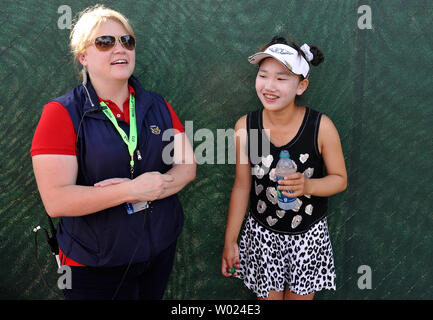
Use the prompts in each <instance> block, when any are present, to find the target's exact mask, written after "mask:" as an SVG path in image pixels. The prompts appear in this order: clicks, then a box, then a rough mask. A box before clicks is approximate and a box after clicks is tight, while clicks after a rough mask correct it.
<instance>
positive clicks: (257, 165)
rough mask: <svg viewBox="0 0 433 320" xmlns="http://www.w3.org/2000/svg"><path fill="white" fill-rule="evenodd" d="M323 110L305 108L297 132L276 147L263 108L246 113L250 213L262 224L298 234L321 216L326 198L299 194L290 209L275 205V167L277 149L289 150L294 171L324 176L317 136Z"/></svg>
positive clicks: (314, 176)
mask: <svg viewBox="0 0 433 320" xmlns="http://www.w3.org/2000/svg"><path fill="white" fill-rule="evenodd" d="M321 116H322V114H321V113H319V112H317V111H315V110H313V109H311V108H308V107H307V108H306V110H305V115H304V119H303V121H302V124H301V127H300V128H299V130H298V132H297V134H296V136H295V137H294V138H293V139H292V140H291V141H290V142H289V143H288V144H286V145H285V146H282V147H276V146H274V145H273V144H272V142H270V140H269V138H268V136H267V135H266V133H265V132H262V130H263V108H261V109H260V110H257V111H253V112H250V113H249V114H248V115H247V130H248V131H247V132H248V143H247V154H248V158H249V160H250V163H251V173H252V183H251V192H250V212H251V215H252V216H253V217H254V218H255V219H256V220H257V221H258V222H259V223H260V224H261V225H263V226H264V227H265V228H267V229H269V230H272V231H275V232H278V233H284V234H300V233H303V232H306V231H308V230H309V229H310V227H311V226H312V225H313V224H315V223H316V222H318V221H319V220H321V219H322V218H324V217H325V216H326V214H327V211H328V198H326V197H316V196H310V195H305V196H301V197H298V199H297V200H296V201H297V205H296V207H295V208H293V209H291V210H287V211H285V210H282V209H280V207H279V206H278V202H277V191H276V186H277V184H276V179H275V167H276V165H277V162H278V160H279V159H280V151H281V150H288V151H289V153H290V159H292V160H293V161H294V162H295V163H296V166H297V171H298V172H301V173H303V174H304V175H305V176H306V178H321V177H323V176H324V163H323V159H322V156H321V154H320V153H319V149H318V144H317V137H318V131H319V125H320V119H321Z"/></svg>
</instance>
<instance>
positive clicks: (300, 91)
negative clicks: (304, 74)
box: [296, 79, 310, 96]
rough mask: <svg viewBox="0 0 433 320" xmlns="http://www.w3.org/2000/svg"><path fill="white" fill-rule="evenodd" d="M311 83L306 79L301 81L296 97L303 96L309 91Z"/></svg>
mask: <svg viewBox="0 0 433 320" xmlns="http://www.w3.org/2000/svg"><path fill="white" fill-rule="evenodd" d="M309 83H310V82H309V81H308V79H304V80H302V81H300V82H299V84H298V89H297V90H296V95H298V96H300V95H302V94H303V93H304V91H305V90H307V88H308V84H309Z"/></svg>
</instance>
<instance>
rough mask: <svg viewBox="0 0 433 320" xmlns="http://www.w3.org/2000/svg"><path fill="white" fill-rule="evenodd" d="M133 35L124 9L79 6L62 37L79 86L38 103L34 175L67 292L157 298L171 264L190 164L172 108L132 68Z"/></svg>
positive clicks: (81, 295)
mask: <svg viewBox="0 0 433 320" xmlns="http://www.w3.org/2000/svg"><path fill="white" fill-rule="evenodd" d="M135 42H136V38H135V34H134V32H133V30H132V28H131V26H130V24H129V22H128V20H127V19H126V18H125V17H124V16H123V15H122V14H120V13H118V12H116V11H114V10H111V9H108V8H105V7H103V6H99V5H98V6H95V7H92V8H88V9H86V10H84V11H83V12H82V13H81V14H80V16H79V19H78V21H77V22H76V24H75V25H74V28H73V29H72V31H71V37H70V46H71V49H72V52H73V54H74V58H75V59H76V61H78V62H79V63H80V64H81V65H82V67H83V83H82V84H81V85H79V86H77V87H76V88H74V89H73V90H72V91H70V92H68V93H66V94H65V95H63V96H61V97H58V98H56V99H54V100H53V101H51V102H49V103H48V104H46V105H45V107H44V109H43V112H42V116H41V119H40V121H39V124H38V126H37V128H36V131H35V134H34V138H33V143H32V149H31V155H32V162H33V169H34V174H35V178H36V182H37V185H38V189H39V192H40V195H41V198H42V201H43V203H44V206H45V209H46V211H47V213H48V215H49V216H50V217H60V220H59V224H58V228H57V229H58V230H57V239H58V243H59V251H60V260H61V262H62V264H64V265H69V266H70V267H71V270H72V288H71V289H66V290H65V291H64V294H65V298H66V299H81V300H82V299H139V298H141V299H161V298H162V296H163V293H164V290H165V288H166V285H167V281H168V277H169V274H170V272H171V269H172V265H173V261H174V255H175V247H176V240H177V237H178V236H179V234H180V233H181V230H182V226H183V211H182V207H181V204H180V202H179V199H178V197H177V195H176V193H177V192H179V191H180V190H181V189H182V188H183V187H185V186H186V185H187V184H188V183H189V182H191V181H192V180H193V179H194V178H195V170H196V164H195V161H194V155H193V151H192V147H191V145H190V143H189V142H188V139H187V138H186V136H185V134H184V128H183V126H182V124H181V122H180V121H179V119H178V117H177V116H176V114H175V112H174V111H173V109H172V107H171V106H170V105H169V104H168V103H167V102H166V101H165V100H164V99H163V98H162V97H161V96H160V95H158V94H156V93H153V92H149V91H146V90H145V89H144V88H143V87H142V86H141V84H140V83H139V81H138V80H137V79H136V78H135V77H134V76H133V75H132V74H133V72H134V66H135ZM170 131H171V132H172V134H170V135H165V138H163V134H164V133H165V132H170ZM167 136H168V137H169V139H167ZM166 140H167V141H166ZM170 147H171V148H172V149H173V148H174V152H173V153H172V154H174V155H173V157H172V158H169V157H168V156H167V154H170V152H168V153H167V152H163V151H164V150H169V149H170ZM167 148H168V149H167ZM167 158H168V159H167Z"/></svg>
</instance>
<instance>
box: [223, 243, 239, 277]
mask: <svg viewBox="0 0 433 320" xmlns="http://www.w3.org/2000/svg"><path fill="white" fill-rule="evenodd" d="M233 267H235V269H236V270H237V269H239V268H240V267H241V261H240V260H239V247H238V244H237V243H233V244H230V245H225V246H224V250H223V257H222V261H221V273H222V275H223V276H224V277H231V276H236V275H237V273H236V271H235V272H233V273H230V272H229V271H231V270H232V269H233Z"/></svg>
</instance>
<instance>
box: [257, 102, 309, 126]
mask: <svg viewBox="0 0 433 320" xmlns="http://www.w3.org/2000/svg"><path fill="white" fill-rule="evenodd" d="M302 111H303V110H302V108H301V107H299V106H297V105H295V103H294V102H293V103H292V104H290V105H289V106H287V107H285V108H283V109H280V110H275V111H274V110H272V111H271V110H268V109H266V108H265V109H263V121H264V122H267V123H269V124H270V125H271V126H272V127H286V126H290V125H291V124H293V123H294V122H297V120H298V117H299V116H300V115H301V113H302Z"/></svg>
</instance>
